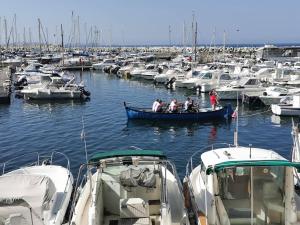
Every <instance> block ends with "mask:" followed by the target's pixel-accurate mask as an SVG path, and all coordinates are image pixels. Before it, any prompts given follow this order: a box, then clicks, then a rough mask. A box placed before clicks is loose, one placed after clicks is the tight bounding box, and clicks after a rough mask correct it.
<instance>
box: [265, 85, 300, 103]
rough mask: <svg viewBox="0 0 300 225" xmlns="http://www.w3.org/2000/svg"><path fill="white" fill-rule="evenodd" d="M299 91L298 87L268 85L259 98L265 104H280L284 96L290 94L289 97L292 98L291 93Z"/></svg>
mask: <svg viewBox="0 0 300 225" xmlns="http://www.w3.org/2000/svg"><path fill="white" fill-rule="evenodd" d="M299 92H300V89H299V88H285V87H280V86H270V87H267V88H266V90H265V91H264V92H263V93H262V95H261V96H259V98H260V100H261V101H262V102H263V103H264V104H265V105H272V104H280V101H284V98H286V96H290V98H292V95H294V94H296V93H299Z"/></svg>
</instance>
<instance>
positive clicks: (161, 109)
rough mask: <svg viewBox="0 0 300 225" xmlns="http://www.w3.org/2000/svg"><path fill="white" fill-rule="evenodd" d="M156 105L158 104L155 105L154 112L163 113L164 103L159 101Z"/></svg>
mask: <svg viewBox="0 0 300 225" xmlns="http://www.w3.org/2000/svg"><path fill="white" fill-rule="evenodd" d="M158 103H159V104H157V106H156V108H155V112H163V105H164V103H163V102H162V100H159V102H158Z"/></svg>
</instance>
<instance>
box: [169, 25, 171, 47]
mask: <svg viewBox="0 0 300 225" xmlns="http://www.w3.org/2000/svg"><path fill="white" fill-rule="evenodd" d="M169 47H171V25H169Z"/></svg>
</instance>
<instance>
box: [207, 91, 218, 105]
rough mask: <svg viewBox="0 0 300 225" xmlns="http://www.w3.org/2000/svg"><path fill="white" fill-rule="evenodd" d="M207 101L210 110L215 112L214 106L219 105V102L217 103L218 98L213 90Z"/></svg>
mask: <svg viewBox="0 0 300 225" xmlns="http://www.w3.org/2000/svg"><path fill="white" fill-rule="evenodd" d="M209 100H210V104H211V107H212V110H216V106H217V104H219V102H218V97H217V93H216V91H215V90H211V91H210V92H209Z"/></svg>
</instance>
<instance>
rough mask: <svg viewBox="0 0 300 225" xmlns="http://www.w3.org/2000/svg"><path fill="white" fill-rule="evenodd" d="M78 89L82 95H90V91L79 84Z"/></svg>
mask: <svg viewBox="0 0 300 225" xmlns="http://www.w3.org/2000/svg"><path fill="white" fill-rule="evenodd" d="M79 90H80V91H81V94H82V95H83V97H89V96H91V92H89V91H87V90H85V89H84V87H83V86H80V87H79Z"/></svg>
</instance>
